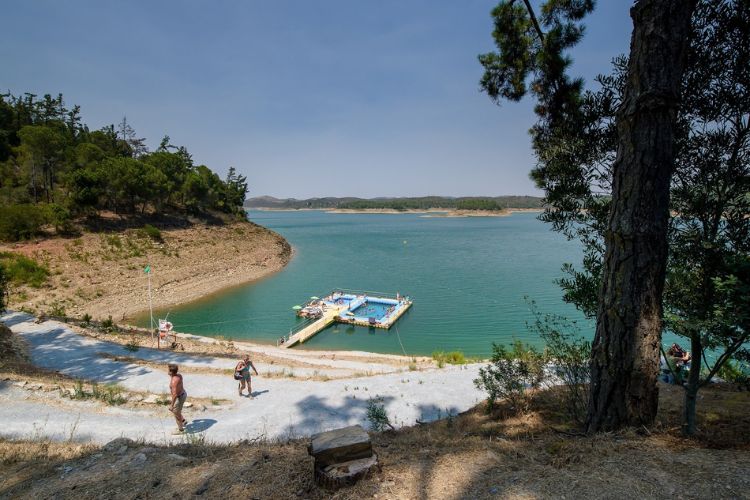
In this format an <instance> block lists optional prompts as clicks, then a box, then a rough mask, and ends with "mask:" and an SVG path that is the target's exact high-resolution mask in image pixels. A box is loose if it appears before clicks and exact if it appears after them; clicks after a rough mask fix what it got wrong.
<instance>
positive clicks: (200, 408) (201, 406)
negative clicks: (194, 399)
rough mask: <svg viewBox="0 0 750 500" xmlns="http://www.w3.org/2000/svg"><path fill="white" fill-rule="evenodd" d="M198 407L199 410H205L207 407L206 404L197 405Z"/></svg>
mask: <svg viewBox="0 0 750 500" xmlns="http://www.w3.org/2000/svg"><path fill="white" fill-rule="evenodd" d="M198 409H199V410H200V411H206V410H208V408H206V405H200V406H199V407H198Z"/></svg>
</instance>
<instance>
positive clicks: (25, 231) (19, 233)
mask: <svg viewBox="0 0 750 500" xmlns="http://www.w3.org/2000/svg"><path fill="white" fill-rule="evenodd" d="M48 221H49V212H48V210H47V209H45V207H44V206H43V205H5V206H0V240H4V241H20V240H28V239H31V238H33V237H34V236H37V235H39V234H41V233H42V226H44V225H45V224H47V223H48Z"/></svg>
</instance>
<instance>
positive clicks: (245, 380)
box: [234, 354, 258, 398]
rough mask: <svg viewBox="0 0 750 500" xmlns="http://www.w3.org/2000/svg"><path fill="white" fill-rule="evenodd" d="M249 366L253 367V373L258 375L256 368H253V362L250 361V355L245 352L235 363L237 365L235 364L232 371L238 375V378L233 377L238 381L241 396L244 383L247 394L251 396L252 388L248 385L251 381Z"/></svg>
mask: <svg viewBox="0 0 750 500" xmlns="http://www.w3.org/2000/svg"><path fill="white" fill-rule="evenodd" d="M250 368H252V369H253V371H254V372H255V375H258V370H256V369H255V365H254V364H253V362H252V361H250V355H249V354H245V356H243V358H242V359H241V360H240V362H239V363H237V366H235V368H234V373H235V374H236V375H239V378H237V377H235V378H237V380H239V381H240V385H239V392H240V396H242V390H243V389H244V388H245V384H247V396H248V397H250V398H251V397H253V388H252V387H251V385H250V383H251V382H252V378H251V377H250Z"/></svg>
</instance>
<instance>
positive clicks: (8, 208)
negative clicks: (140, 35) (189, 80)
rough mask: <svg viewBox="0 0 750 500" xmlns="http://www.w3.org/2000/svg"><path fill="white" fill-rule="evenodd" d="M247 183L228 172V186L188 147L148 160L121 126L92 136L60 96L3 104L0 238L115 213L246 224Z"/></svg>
mask: <svg viewBox="0 0 750 500" xmlns="http://www.w3.org/2000/svg"><path fill="white" fill-rule="evenodd" d="M246 194H247V180H246V178H245V177H244V176H242V175H239V174H238V173H237V171H236V170H235V169H234V168H231V169H230V171H229V175H228V176H227V178H226V180H222V179H221V178H220V177H219V176H218V175H217V174H216V173H214V172H212V171H211V170H210V169H209V168H208V167H206V166H204V165H194V164H193V160H192V157H191V155H190V153H188V151H187V149H185V148H184V147H175V146H172V145H171V144H169V137H165V140H164V141H162V144H161V145H160V147H159V148H158V149H157V150H156V151H154V152H149V151H148V149H147V147H146V144H145V139H143V138H140V137H138V135H137V134H136V132H135V130H134V129H133V128H132V126H131V125H130V124H129V123H128V121H127V119H126V118H123V119H122V121H121V122H120V123H119V125H118V127H117V129H115V127H114V125H110V126H107V127H104V128H102V129H100V130H94V131H91V130H89V128H88V127H87V126H86V125H85V124H83V123H82V121H81V117H80V108H79V107H78V106H74V107H73V108H72V109H67V108H66V107H65V104H64V101H63V97H62V95H58V96H57V97H54V98H53V97H52V96H51V95H49V94H47V95H45V96H44V97H43V98H42V99H37V98H36V95H34V94H29V93H27V94H24V95H23V96H13V95H11V94H5V95H1V96H0V210H2V211H3V214H4V215H6V216H9V217H12V218H13V220H11V221H8V220H7V217H2V221H0V233H1V234H0V238H2V239H11V240H15V239H23V238H29V237H32V236H33V235H35V234H38V232H39V230H40V228H41V227H42V226H43V225H46V224H53V225H55V226H57V227H58V228H63V226H65V221H64V220H63V219H64V218H65V217H64V216H65V214H68V215H69V218H75V217H79V216H83V215H96V214H97V213H98V212H99V211H102V210H111V211H114V212H116V213H118V214H120V215H122V216H128V215H133V214H144V213H152V212H156V213H158V212H161V211H164V210H168V211H171V212H175V213H192V214H198V215H199V214H204V213H208V212H212V211H215V212H223V213H226V214H231V215H235V216H239V217H244V209H243V208H242V205H243V203H244V201H245V195H246Z"/></svg>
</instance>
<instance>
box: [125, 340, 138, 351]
mask: <svg viewBox="0 0 750 500" xmlns="http://www.w3.org/2000/svg"><path fill="white" fill-rule="evenodd" d="M123 347H124V348H125V350H127V351H130V352H137V351H138V349H140V348H141V345H140V344H139V343H138V341H137V340H136V339H135V338H131V339H130V340H128V343H127V344H125V345H124V346H123Z"/></svg>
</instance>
